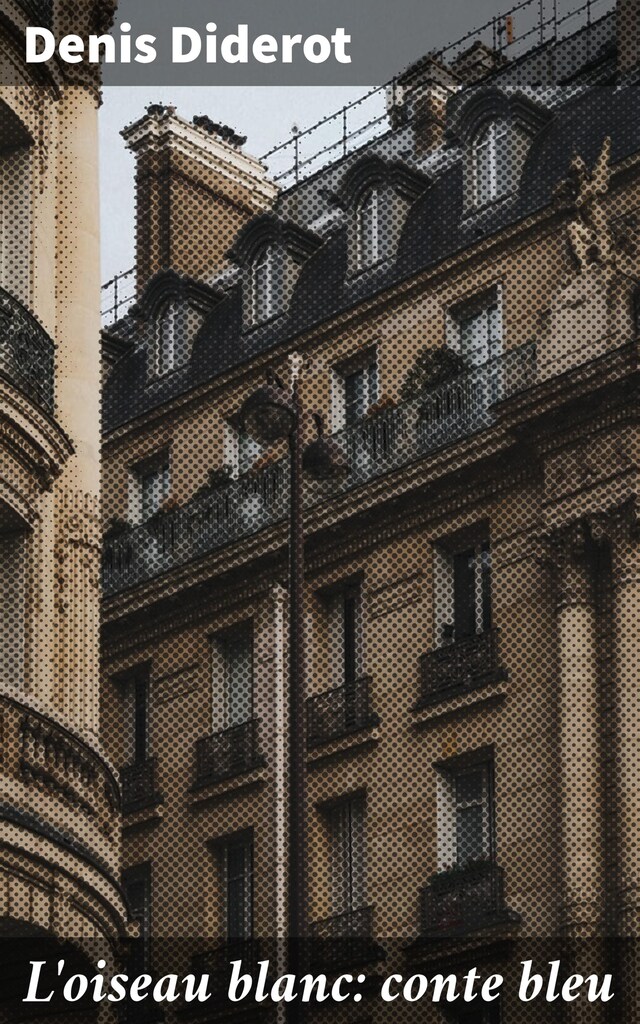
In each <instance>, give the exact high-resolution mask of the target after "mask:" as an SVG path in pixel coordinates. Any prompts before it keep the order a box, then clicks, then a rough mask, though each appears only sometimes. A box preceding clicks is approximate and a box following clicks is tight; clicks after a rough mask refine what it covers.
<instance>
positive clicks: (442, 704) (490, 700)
mask: <svg viewBox="0 0 640 1024" xmlns="http://www.w3.org/2000/svg"><path fill="white" fill-rule="evenodd" d="M506 696H507V684H506V681H505V680H503V681H501V682H499V683H491V684H489V685H488V686H483V687H481V688H479V689H477V690H471V691H470V692H467V693H460V694H457V695H455V696H452V697H445V698H444V699H443V700H441V701H438V702H437V703H434V704H419V705H417V706H414V707H413V709H412V712H413V725H414V727H415V728H416V729H426V728H429V726H431V725H433V724H434V723H437V722H440V721H442V719H445V718H450V717H453V716H455V715H460V714H464V713H465V712H466V711H477V710H480V709H481V708H485V707H491V706H496V705H498V704H502V702H503V701H504V700H505V699H506Z"/></svg>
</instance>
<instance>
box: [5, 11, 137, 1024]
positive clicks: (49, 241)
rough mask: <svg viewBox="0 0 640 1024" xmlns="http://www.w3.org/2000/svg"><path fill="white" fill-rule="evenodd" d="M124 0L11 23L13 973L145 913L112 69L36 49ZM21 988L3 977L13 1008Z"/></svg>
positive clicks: (8, 501)
mask: <svg viewBox="0 0 640 1024" xmlns="http://www.w3.org/2000/svg"><path fill="white" fill-rule="evenodd" d="M113 6H114V5H113V4H110V3H99V2H95V3H91V4H87V5H85V6H84V8H83V11H82V12H79V11H78V10H76V11H73V10H71V11H70V10H68V9H67V7H66V5H64V4H57V3H55V4H53V3H46V2H44V3H38V2H13V0H7V2H6V3H3V5H2V19H1V23H0V65H1V69H2V70H1V73H0V79H1V82H2V85H1V86H0V140H1V144H0V238H1V244H0V339H1V340H0V353H1V354H0V389H1V398H0V406H1V409H0V422H1V427H0V434H1V440H0V521H1V530H0V533H1V540H0V544H1V546H2V566H3V580H2V588H1V591H2V593H1V597H0V603H1V606H2V610H1V619H2V642H1V643H0V723H1V728H2V766H1V770H0V778H1V780H2V798H1V799H2V813H1V815H0V817H1V820H2V823H1V839H0V850H1V852H0V876H1V879H2V886H1V892H2V897H1V899H2V905H1V909H0V922H1V923H0V935H1V936H2V939H3V940H4V941H3V943H2V952H3V969H5V970H6V972H7V978H8V979H10V978H11V977H12V974H13V973H14V972H13V969H12V967H11V955H10V952H11V950H12V949H13V948H14V947H13V942H14V940H15V939H17V938H19V937H20V936H28V937H31V938H33V937H37V936H41V937H43V938H49V939H52V940H58V941H59V942H61V943H67V942H69V943H71V944H72V947H75V949H76V954H77V956H78V957H79V958H80V959H81V958H82V955H83V952H82V951H83V950H84V955H87V956H88V955H89V953H88V946H87V944H88V943H89V944H90V943H93V952H92V953H91V955H94V954H95V953H96V952H97V951H98V950H100V951H101V953H102V954H103V955H106V956H107V957H109V956H110V955H111V954H112V953H113V950H114V947H115V943H116V940H117V938H118V936H120V935H122V934H123V933H124V931H125V930H126V922H127V914H126V910H125V902H124V898H123V894H122V889H121V885H120V810H119V807H120V800H119V786H118V780H117V776H116V775H115V774H114V769H113V767H112V766H111V765H110V763H109V761H108V759H107V758H106V756H105V754H104V751H103V749H102V746H101V744H100V740H99V598H100V595H99V571H100V540H101V533H100V507H99V486H100V468H99V467H100V428H99V424H100V405H99V402H100V359H99V353H98V350H97V339H98V338H99V332H100V318H99V310H100V276H99V275H100V269H99V250H98V230H99V225H98V215H99V203H98V171H97V160H98V146H97V109H98V105H99V80H98V77H97V76H96V77H88V76H87V75H86V73H81V72H79V71H78V69H77V68H76V69H74V71H73V74H71V73H70V71H69V70H68V71H67V72H66V73H65V71H63V69H62V68H61V67H60V68H58V67H57V66H55V64H52V65H51V66H49V67H48V68H47V69H46V70H43V68H42V67H41V66H40V67H38V68H35V67H32V68H31V73H29V71H28V69H27V67H26V65H25V63H24V58H23V52H22V50H23V37H24V31H25V27H26V25H27V24H29V23H33V22H34V21H35V22H36V23H37V24H48V25H52V26H54V27H55V28H56V30H57V31H61V32H62V31H67V32H68V31H70V30H71V29H73V31H79V30H80V28H81V29H82V31H85V30H86V31H87V32H88V31H95V30H96V29H98V28H103V29H104V30H106V29H107V28H108V25H109V23H110V19H111V16H112V14H113ZM79 18H82V19H84V21H83V23H82V25H81V26H80V22H79V20H78V19H79ZM79 26H80V27H79ZM14 980H15V979H14ZM11 991H12V989H11V985H10V983H7V984H6V985H4V984H3V997H2V1012H5V1010H6V1012H9V1010H8V1009H7V1007H6V1005H5V1003H6V1000H7V999H8V998H9V995H10V993H11ZM3 1019H5V1018H4V1017H3Z"/></svg>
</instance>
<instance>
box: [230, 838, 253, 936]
mask: <svg viewBox="0 0 640 1024" xmlns="http://www.w3.org/2000/svg"><path fill="white" fill-rule="evenodd" d="M225 866H226V875H227V937H228V938H229V939H250V938H251V935H252V931H253V906H252V885H253V881H252V874H253V846H252V843H251V842H250V841H249V840H247V841H243V842H237V843H230V844H229V845H228V846H227V850H226V865H225Z"/></svg>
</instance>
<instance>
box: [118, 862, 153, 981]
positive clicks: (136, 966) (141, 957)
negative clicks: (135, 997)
mask: <svg viewBox="0 0 640 1024" xmlns="http://www.w3.org/2000/svg"><path fill="white" fill-rule="evenodd" d="M122 887H123V889H124V893H125V898H126V900H127V904H128V906H129V912H130V914H131V918H132V920H133V921H136V922H137V923H138V926H139V929H140V935H139V937H138V939H136V940H135V942H134V943H133V944H132V950H131V955H130V959H129V963H128V965H127V966H128V970H129V973H130V974H131V975H132V976H133V977H137V976H138V975H140V974H143V973H144V972H145V970H146V969H147V968H148V967H149V960H150V941H151V865H150V864H140V865H137V866H136V867H133V868H127V870H126V871H124V872H123V875H122Z"/></svg>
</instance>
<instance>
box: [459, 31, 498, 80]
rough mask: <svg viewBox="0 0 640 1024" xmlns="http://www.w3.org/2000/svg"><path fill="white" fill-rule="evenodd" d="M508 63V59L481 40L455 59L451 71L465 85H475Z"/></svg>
mask: <svg viewBox="0 0 640 1024" xmlns="http://www.w3.org/2000/svg"><path fill="white" fill-rule="evenodd" d="M508 63H509V61H508V59H507V58H506V57H505V56H504V54H503V53H500V51H499V50H494V49H492V48H491V47H490V46H487V45H486V43H483V42H482V41H481V40H477V42H475V43H474V44H473V46H470V47H469V49H468V50H465V51H464V52H463V53H461V54H460V55H459V56H458V57H456V59H455V60H454V61H453V63H452V65H451V70H452V71H453V72H454V73H455V74H456V75H457V76H458V78H459V79H460V80H461V81H462V82H463V83H464V84H465V85H476V84H477V83H478V82H481V81H482V79H483V78H487V76H488V75H491V74H493V72H494V71H499V70H500V68H503V67H504V66H505V64H508Z"/></svg>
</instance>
